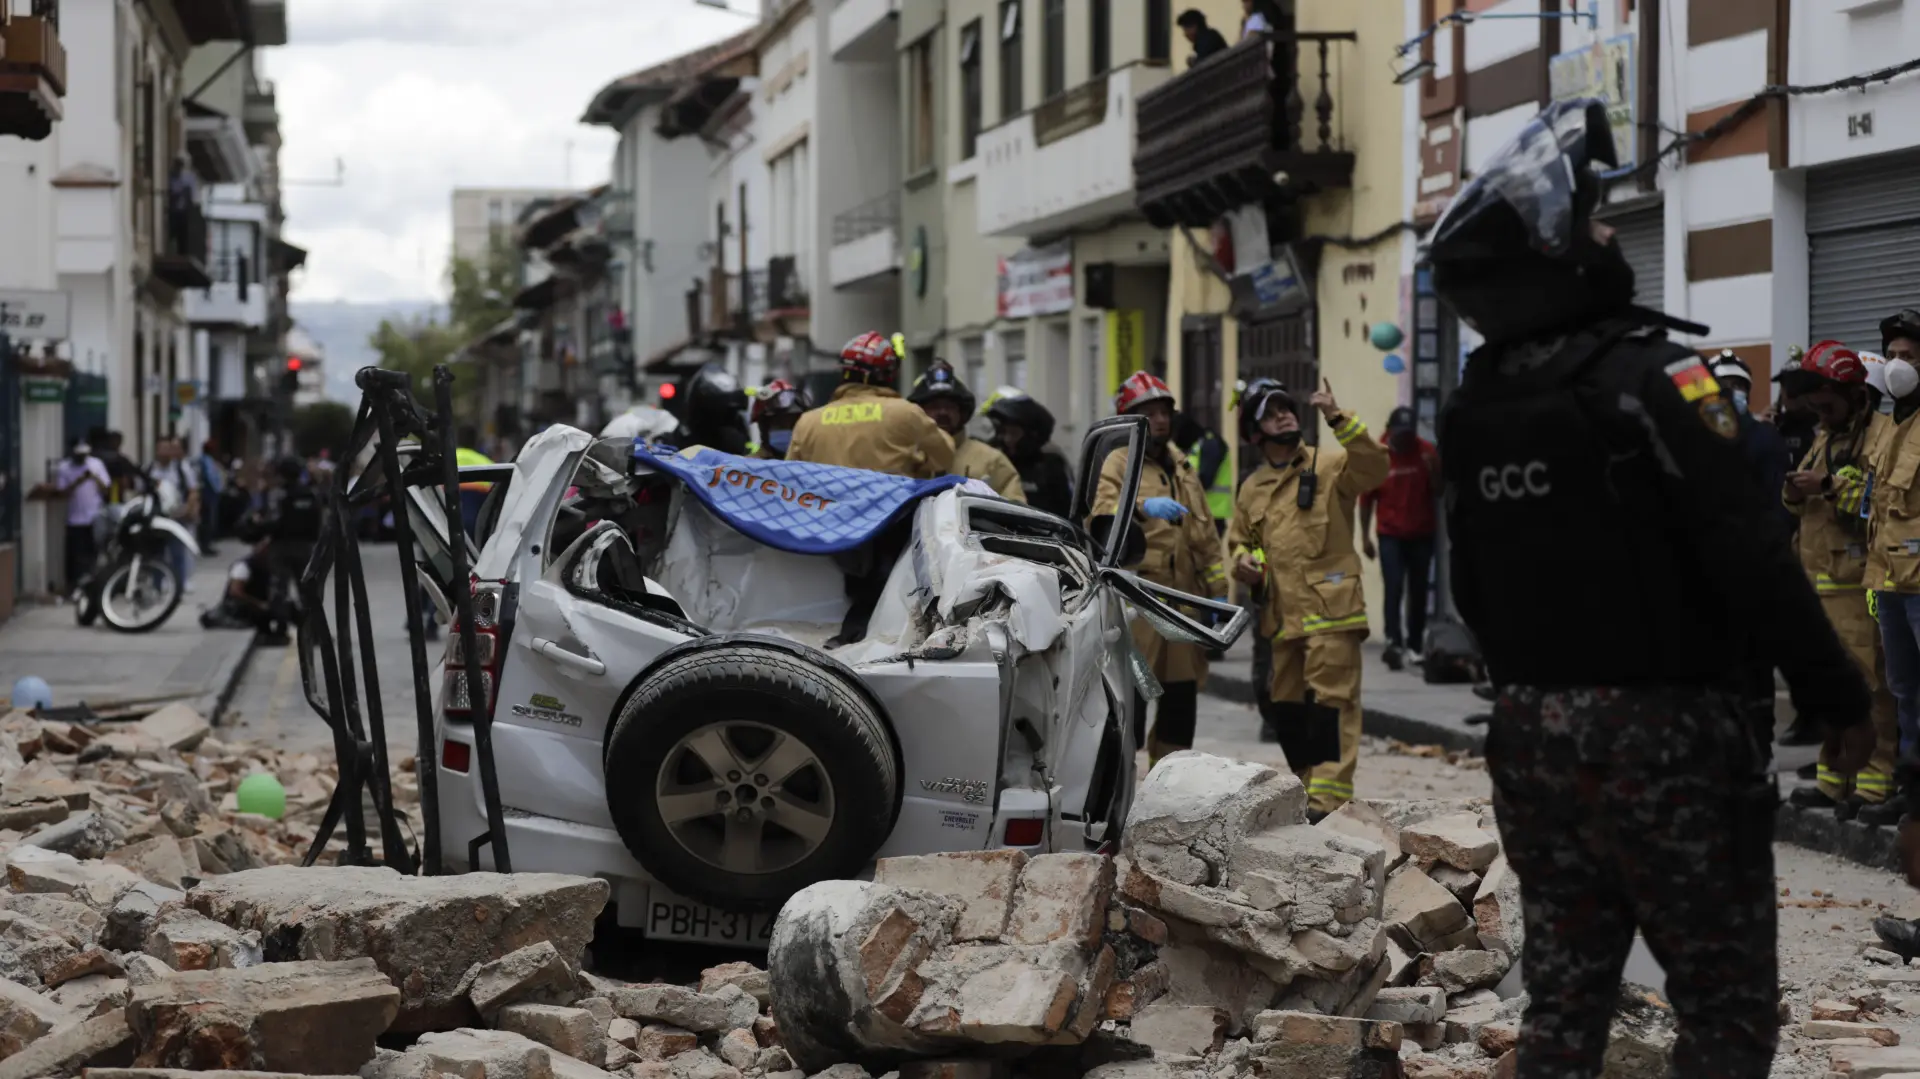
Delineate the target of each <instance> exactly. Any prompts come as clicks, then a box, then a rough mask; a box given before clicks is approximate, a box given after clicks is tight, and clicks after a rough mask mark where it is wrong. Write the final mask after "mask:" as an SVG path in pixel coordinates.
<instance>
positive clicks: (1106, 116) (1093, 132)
mask: <svg viewBox="0 0 1920 1079" xmlns="http://www.w3.org/2000/svg"><path fill="white" fill-rule="evenodd" d="M1170 77H1171V73H1170V72H1169V71H1168V70H1167V68H1166V67H1165V66H1163V65H1161V64H1158V63H1147V62H1141V63H1134V64H1128V65H1127V66H1125V67H1122V68H1118V69H1116V70H1114V71H1110V72H1107V73H1106V74H1104V75H1100V76H1097V77H1095V78H1094V79H1092V80H1090V81H1088V82H1085V83H1082V84H1081V85H1079V86H1076V87H1074V88H1073V89H1071V90H1068V91H1067V92H1066V93H1064V94H1060V95H1059V96H1057V97H1053V98H1050V99H1048V100H1047V101H1044V102H1042V103H1041V104H1040V105H1039V107H1037V108H1035V109H1033V110H1031V111H1029V112H1025V113H1022V114H1021V115H1019V116H1016V117H1014V118H1013V119H1011V120H1009V121H1007V122H1006V123H1003V124H1001V125H1000V126H999V127H996V128H993V129H991V130H988V131H983V132H981V133H980V140H979V151H978V152H979V158H980V173H979V177H980V178H979V193H978V196H977V198H976V201H975V206H976V207H977V210H978V214H977V218H978V220H977V224H978V226H979V229H980V232H981V233H982V234H983V235H988V236H1021V237H1027V236H1035V235H1039V234H1043V233H1050V232H1058V231H1060V230H1062V229H1068V228H1073V227H1075V226H1078V225H1085V224H1090V223H1092V222H1095V221H1102V220H1105V219H1107V218H1110V217H1112V216H1113V215H1115V214H1121V213H1126V212H1128V211H1129V210H1131V209H1132V208H1133V201H1134V199H1133V167H1132V162H1133V147H1134V134H1135V128H1136V126H1137V125H1136V122H1135V114H1136V111H1137V110H1136V104H1137V103H1138V101H1139V100H1140V98H1141V97H1142V95H1144V94H1147V93H1149V92H1151V91H1152V90H1153V89H1154V88H1155V87H1157V86H1159V85H1160V84H1162V83H1164V82H1166V81H1167V79H1168V78H1170Z"/></svg>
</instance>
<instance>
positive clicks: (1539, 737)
mask: <svg viewBox="0 0 1920 1079" xmlns="http://www.w3.org/2000/svg"><path fill="white" fill-rule="evenodd" d="M1615 161H1616V158H1615V153H1614V148H1613V135H1612V132H1611V129H1610V127H1609V125H1608V121H1607V114H1606V110H1605V108H1604V106H1602V104H1601V103H1600V102H1598V101H1592V100H1584V101H1574V102H1562V103H1556V104H1554V105H1551V106H1549V107H1548V108H1547V110H1546V111H1545V112H1543V113H1541V114H1540V116H1539V117H1537V118H1536V119H1534V120H1533V121H1531V122H1530V123H1529V124H1528V125H1527V127H1526V128H1525V130H1523V131H1522V132H1521V134H1520V135H1519V136H1518V137H1517V138H1516V139H1515V141H1514V142H1513V143H1511V144H1509V145H1508V146H1506V147H1505V148H1503V149H1502V150H1500V151H1498V152H1497V153H1496V154H1495V155H1494V157H1493V158H1492V160H1490V161H1488V162H1487V164H1486V166H1485V167H1484V168H1483V169H1482V171H1481V172H1480V174H1479V175H1477V176H1476V177H1474V179H1473V180H1472V181H1471V182H1470V183H1469V184H1468V185H1467V187H1466V188H1465V189H1463V190H1462V191H1461V192H1460V194H1459V195H1458V196H1457V197H1456V198H1455V199H1454V201H1453V203H1452V205H1451V206H1449V207H1448V209H1447V211H1446V213H1445V214H1444V215H1443V216H1442V217H1441V219H1440V221H1439V222H1438V223H1437V224H1436V225H1435V227H1434V229H1433V232H1432V234H1431V237H1430V241H1429V249H1428V251H1427V259H1428V260H1429V262H1430V264H1431V266H1432V273H1433V282H1434V287H1435V290H1436V291H1437V292H1438V293H1439V295H1440V297H1441V299H1442V300H1443V301H1445V302H1446V303H1447V305H1448V306H1449V307H1451V308H1452V309H1453V311H1454V312H1455V313H1456V314H1457V315H1458V316H1459V317H1460V318H1461V320H1462V321H1464V322H1466V323H1467V324H1468V325H1470V326H1472V327H1473V328H1474V329H1475V330H1477V331H1478V332H1479V333H1480V334H1481V335H1482V336H1483V337H1484V338H1485V340H1486V344H1485V345H1484V346H1483V347H1481V348H1479V349H1477V350H1475V352H1474V353H1473V355H1472V356H1471V357H1469V359H1468V361H1467V367H1466V371H1465V374H1464V377H1463V380H1462V383H1461V386H1460V388H1459V389H1458V390H1457V391H1456V392H1455V393H1454V395H1453V397H1452V399H1451V401H1450V402H1449V403H1448V407H1447V409H1446V411H1445V413H1444V415H1443V416H1442V419H1441V426H1440V459H1441V461H1442V463H1443V464H1442V468H1443V470H1444V472H1445V476H1446V480H1447V488H1448V491H1447V501H1448V517H1447V523H1448V530H1449V532H1448V534H1449V537H1450V540H1451V544H1452V570H1453V573H1452V582H1453V588H1454V590H1455V596H1454V598H1455V601H1456V604H1457V606H1458V608H1459V611H1460V613H1461V615H1462V616H1463V617H1464V618H1465V620H1466V622H1467V624H1468V626H1469V627H1470V628H1471V629H1472V630H1473V633H1474V635H1475V636H1476V637H1477V638H1478V639H1479V642H1480V644H1481V647H1482V648H1483V650H1484V653H1485V657H1486V661H1487V664H1488V667H1489V670H1490V672H1491V674H1492V678H1493V680H1494V682H1495V684H1497V685H1498V686H1499V687H1500V692H1499V698H1498V701H1497V703H1496V705H1495V709H1494V714H1493V719H1492V721H1491V724H1490V728H1489V733H1488V736H1487V763H1488V771H1489V772H1490V773H1491V776H1492V779H1493V783H1494V807H1495V811H1496V813H1497V815H1498V818H1499V827H1500V833H1501V837H1502V839H1503V840H1504V841H1505V849H1506V855H1507V858H1508V860H1509V862H1510V864H1511V866H1512V868H1513V869H1514V871H1515V872H1516V873H1517V874H1518V876H1519V878H1520V881H1521V900H1522V908H1523V917H1524V920H1525V923H1526V948H1525V949H1524V953H1523V959H1522V962H1523V963H1524V964H1525V968H1524V970H1523V976H1524V978H1525V981H1526V985H1527V990H1528V992H1529V994H1530V996H1531V1003H1530V1004H1529V1006H1528V1009H1527V1013H1526V1017H1525V1019H1524V1021H1523V1023H1522V1026H1521V1031H1520V1040H1519V1054H1518V1060H1517V1065H1518V1066H1517V1070H1516V1072H1515V1074H1516V1076H1517V1077H1518V1079H1544V1077H1553V1079H1562V1077H1573V1076H1597V1075H1599V1074H1600V1071H1601V1064H1602V1057H1603V1055H1604V1053H1605V1051H1606V1048H1607V1031H1608V1023H1609V1021H1610V1019H1611V1017H1612V1015H1613V1010H1614V1002H1615V994H1616V991H1617V985H1618V982H1619V977H1620V972H1621V969H1622V967H1623V965H1624V964H1625V961H1626V958H1627V953H1628V950H1629V949H1630V947H1631V946H1632V944H1633V939H1634V933H1635V930H1636V929H1638V930H1639V932H1640V933H1642V934H1643V935H1644V936H1645V938H1646V941H1647V944H1648V946H1649V947H1650V948H1651V949H1652V951H1653V954H1654V956H1655V958H1656V959H1658V960H1659V961H1660V964H1661V966H1662V967H1663V968H1664V969H1665V971H1666V975H1667V983H1666V987H1667V993H1668V995H1669V997H1670V998H1671V999H1672V1001H1673V1006H1674V1010H1675V1011H1676V1013H1677V1015H1678V1019H1679V1034H1678V1038H1677V1040H1676V1042H1675V1044H1674V1048H1673V1057H1672V1064H1671V1068H1672V1071H1671V1072H1670V1074H1672V1075H1675V1076H1689V1077H1713V1079H1719V1077H1728V1079H1743V1077H1752V1079H1761V1077H1764V1076H1766V1075H1767V1074H1768V1070H1769V1068H1770V1066H1771V1061H1772V1060H1773V1055H1774V1047H1775V1042H1776V1038H1777V1033H1778V1031H1777V1027H1778V1024H1779V1017H1778V1012H1777V1007H1778V1003H1779V996H1778V986H1777V977H1776V960H1775V916H1776V912H1775V908H1774V903H1775V896H1774V890H1773V889H1774V878H1773V850H1772V845H1771V844H1772V831H1773V816H1774V809H1775V806H1776V803H1777V798H1778V795H1777V792H1776V790H1775V788H1774V785H1773V781H1772V779H1771V778H1770V777H1768V776H1767V775H1766V774H1765V772H1764V770H1763V768H1762V765H1761V756H1760V752H1759V748H1758V747H1757V746H1756V745H1755V742H1754V739H1753V738H1752V737H1751V735H1750V734H1749V732H1748V731H1747V730H1746V729H1744V727H1743V725H1742V722H1741V717H1740V714H1739V711H1738V709H1737V707H1736V703H1735V701H1734V700H1733V698H1732V697H1731V696H1730V695H1729V694H1728V693H1726V692H1725V690H1724V688H1723V687H1725V686H1727V685H1728V684H1730V681H1731V679H1732V677H1733V676H1734V675H1736V674H1737V673H1738V671H1737V669H1738V667H1739V665H1740V664H1741V662H1742V661H1743V657H1747V656H1750V655H1758V656H1761V657H1763V658H1764V660H1765V662H1767V663H1769V664H1770V665H1772V666H1773V667H1776V668H1777V669H1779V670H1780V671H1782V672H1783V673H1784V674H1785V675H1786V679H1787V684H1788V687H1789V689H1790V691H1791V693H1792V696H1793V700H1794V704H1795V705H1796V706H1797V707H1798V708H1799V709H1800V710H1801V711H1802V712H1805V713H1808V714H1812V715H1817V716H1819V717H1821V718H1822V719H1823V720H1824V721H1825V722H1826V724H1827V727H1828V729H1829V730H1830V731H1831V732H1833V733H1832V734H1831V735H1830V738H1831V739H1832V741H1833V745H1834V746H1835V747H1836V752H1839V753H1840V754H1842V755H1843V756H1848V757H1849V759H1852V760H1853V761H1854V764H1853V766H1854V767H1858V766H1859V765H1860V764H1863V763H1864V762H1865V761H1866V759H1867V754H1868V753H1869V752H1870V751H1871V749H1872V747H1873V729H1872V726H1871V725H1870V724H1869V723H1868V722H1867V713H1868V707H1869V697H1868V692H1867V686H1866V684H1865V682H1864V680H1863V679H1862V677H1861V675H1860V673H1859V669H1858V668H1857V667H1856V666H1855V664H1854V662H1853V660H1852V658H1851V657H1850V656H1848V654H1847V652H1846V651H1845V650H1844V649H1843V648H1842V647H1841V644H1840V641H1839V639H1838V638H1837V636H1836V635H1835V634H1834V631H1833V628H1832V627H1831V626H1830V625H1829V624H1828V622H1827V620H1826V618H1825V616H1824V615H1823V614H1822V613H1821V609H1820V605H1819V602H1818V601H1817V599H1816V598H1815V596H1814V592H1813V588H1812V586H1811V585H1810V584H1809V583H1808V581H1807V577H1806V574H1805V573H1803V572H1802V571H1801V568H1800V566H1799V564H1798V563H1797V561H1796V560H1795V559H1794V557H1793V554H1792V552H1791V551H1790V550H1789V548H1788V546H1787V544H1786V542H1785V540H1784V537H1783V536H1782V535H1781V534H1780V525H1779V522H1778V520H1777V517H1776V515H1775V514H1774V513H1773V512H1772V509H1771V506H1770V505H1769V497H1770V496H1771V495H1772V494H1773V493H1772V492H1762V491H1761V490H1760V489H1759V487H1758V486H1757V485H1756V484H1755V483H1754V481H1753V479H1752V478H1751V475H1750V471H1751V470H1750V469H1749V468H1748V467H1747V465H1746V462H1745V460H1744V457H1743V454H1742V450H1741V446H1740V443H1739V433H1740V428H1739V423H1738V421H1737V419H1736V418H1735V416H1734V410H1733V405H1732V403H1731V402H1730V401H1729V400H1728V399H1727V396H1726V395H1725V394H1724V393H1722V392H1721V388H1720V387H1719V386H1718V384H1717V383H1716V382H1715V380H1714V378H1713V374H1712V372H1711V371H1710V370H1709V369H1708V368H1707V367H1706V366H1705V365H1704V364H1703V363H1702V362H1701V360H1700V358H1699V356H1697V355H1696V354H1695V353H1694V352H1692V351H1691V350H1689V349H1686V348H1684V347H1682V346H1680V345H1678V344H1674V343H1671V342H1669V341H1668V340H1667V339H1666V337H1665V333H1664V327H1666V326H1672V327H1675V328H1680V327H1682V326H1683V325H1684V324H1681V323H1678V322H1676V321H1674V320H1670V319H1667V318H1665V316H1660V315H1657V314H1655V313H1653V312H1649V311H1645V310H1641V309H1637V308H1634V307H1633V306H1632V304H1631V298H1632V296H1633V271H1632V270H1631V269H1630V268H1629V267H1628V265H1627V261H1626V259H1625V258H1624V256H1623V255H1622V254H1621V252H1620V248H1619V246H1618V244H1617V243H1615V242H1614V239H1613V236H1612V233H1611V231H1610V230H1608V229H1606V228H1605V227H1604V226H1601V225H1598V224H1597V223H1595V222H1594V221H1593V220H1592V218H1591V213H1592V210H1593V208H1594V206H1595V205H1596V204H1597V203H1598V202H1599V199H1600V194H1601V190H1600V180H1599V176H1598V172H1599V168H1598V166H1603V165H1604V166H1612V165H1614V164H1615ZM1691 332H1701V331H1700V328H1698V327H1695V328H1693V329H1692V331H1691Z"/></svg>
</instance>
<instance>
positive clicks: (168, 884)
mask: <svg viewBox="0 0 1920 1079" xmlns="http://www.w3.org/2000/svg"><path fill="white" fill-rule="evenodd" d="M189 849H191V844H189ZM107 862H108V863H109V864H111V865H118V866H124V867H126V868H127V869H129V870H132V871H133V872H134V873H137V874H139V875H140V876H141V877H142V878H144V879H146V880H150V881H152V882H153V883H155V884H158V885H160V886H161V887H163V888H179V887H181V882H182V881H183V880H184V879H185V878H186V877H189V876H197V875H198V872H199V869H200V866H199V860H198V858H196V859H195V861H194V864H192V865H188V864H187V859H186V856H185V855H184V854H182V853H181V850H180V840H179V838H178V837H176V836H173V835H171V834H168V835H162V836H155V837H154V838H152V839H147V840H142V841H141V842H139V843H134V844H131V845H129V846H125V847H121V848H120V849H119V850H116V851H113V852H112V853H110V854H108V855H107Z"/></svg>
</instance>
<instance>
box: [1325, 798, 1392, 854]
mask: <svg viewBox="0 0 1920 1079" xmlns="http://www.w3.org/2000/svg"><path fill="white" fill-rule="evenodd" d="M1314 827H1316V828H1324V829H1326V830H1327V831H1329V832H1339V833H1341V834H1342V835H1350V836H1353V837H1355V838H1356V839H1365V840H1367V841H1369V842H1371V843H1375V844H1378V845H1379V847H1380V848H1381V849H1382V850H1384V851H1385V852H1386V868H1387V872H1389V873H1391V872H1393V870H1394V869H1395V868H1396V867H1397V866H1399V864H1400V863H1401V862H1402V861H1403V860H1405V858H1406V854H1405V853H1404V852H1403V851H1401V849H1400V829H1399V828H1398V827H1397V826H1395V825H1394V823H1393V822H1392V821H1390V820H1388V819H1387V818H1386V817H1385V816H1384V815H1383V814H1382V813H1381V812H1380V811H1379V810H1378V809H1375V808H1374V806H1373V803H1371V802H1369V801H1367V800H1365V799H1363V798H1355V799H1354V800H1352V801H1350V802H1348V803H1347V804H1345V805H1343V806H1341V807H1340V808H1339V809H1336V810H1334V811H1333V812H1331V813H1329V814H1327V815H1326V816H1325V817H1322V818H1321V819H1320V823H1319V824H1316V825H1314Z"/></svg>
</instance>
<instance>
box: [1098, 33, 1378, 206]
mask: <svg viewBox="0 0 1920 1079" xmlns="http://www.w3.org/2000/svg"><path fill="white" fill-rule="evenodd" d="M1358 40H1359V38H1358V36H1357V35H1355V34H1354V33H1352V32H1337V33H1321V32H1300V33H1287V34H1277V35H1266V34H1256V35H1252V36H1250V37H1248V39H1247V40H1245V41H1242V42H1241V43H1240V44H1238V45H1235V46H1234V47H1232V48H1230V49H1228V50H1226V51H1225V52H1221V53H1216V54H1215V55H1213V56H1210V57H1208V58H1206V59H1205V60H1202V61H1200V62H1199V63H1197V64H1195V65H1193V67H1192V68H1190V69H1188V70H1187V71H1186V72H1184V73H1182V74H1181V75H1180V76H1179V77H1178V78H1175V79H1172V80H1170V81H1168V82H1167V83H1165V84H1164V85H1161V86H1158V87H1155V88H1154V89H1152V90H1149V91H1148V92H1146V93H1144V94H1141V95H1140V100H1139V104H1138V106H1137V114H1138V131H1139V135H1138V138H1139V142H1138V148H1137V149H1136V150H1135V152H1134V158H1133V172H1134V191H1135V201H1136V203H1137V204H1138V205H1139V207H1140V209H1141V211H1142V212H1144V213H1145V214H1146V215H1147V218H1148V220H1149V221H1151V222H1153V223H1154V224H1155V225H1157V226H1160V227H1162V228H1166V227H1171V226H1172V225H1175V224H1180V225H1189V226H1196V227H1197V226H1204V225H1208V224H1211V223H1212V222H1213V221H1215V220H1217V219H1218V218H1219V216H1220V214H1221V213H1223V212H1225V211H1226V210H1230V209H1232V208H1234V207H1235V206H1239V205H1242V204H1245V203H1248V202H1257V201H1259V200H1260V199H1261V198H1262V197H1263V196H1264V195H1265V193H1266V192H1267V191H1268V190H1269V189H1271V188H1272V187H1273V186H1274V185H1275V184H1276V183H1280V182H1284V183H1286V184H1287V185H1288V186H1293V187H1298V188H1302V189H1305V190H1319V189H1324V188H1329V187H1344V186H1347V185H1349V184H1351V183H1352V182H1353V153H1352V152H1351V150H1350V149H1349V148H1348V146H1347V144H1346V139H1345V134H1344V132H1343V131H1342V124H1341V122H1340V121H1341V111H1340V107H1339V102H1338V101H1337V100H1336V99H1335V96H1334V92H1333V91H1334V86H1335V85H1336V83H1337V81H1338V76H1339V72H1340V68H1341V65H1342V62H1343V61H1344V60H1346V58H1347V55H1346V54H1348V53H1350V52H1352V51H1353V49H1352V46H1353V45H1354V43H1356V42H1357V41H1358ZM1276 174H1284V180H1276V178H1275V177H1276Z"/></svg>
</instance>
